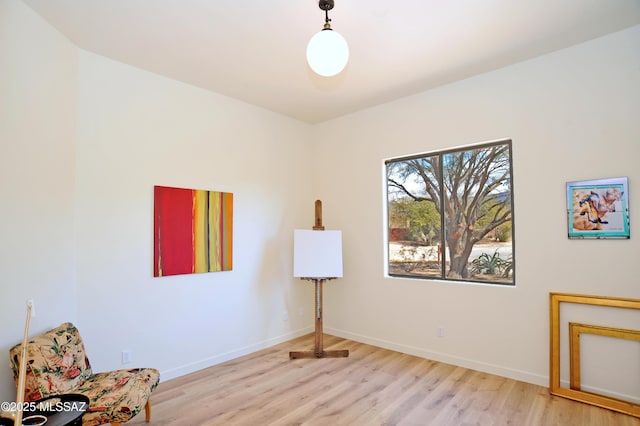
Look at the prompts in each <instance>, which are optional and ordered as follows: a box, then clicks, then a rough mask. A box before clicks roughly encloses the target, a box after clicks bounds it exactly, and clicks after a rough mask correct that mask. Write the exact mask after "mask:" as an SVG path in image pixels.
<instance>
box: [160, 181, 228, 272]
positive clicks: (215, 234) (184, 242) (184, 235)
mask: <svg viewBox="0 0 640 426" xmlns="http://www.w3.org/2000/svg"><path fill="white" fill-rule="evenodd" d="M153 189H154V191H153V192H154V209H153V210H154V211H153V217H154V226H153V227H154V245H153V276H154V277H164V276H168V275H180V274H195V273H199V272H217V271H230V270H231V269H232V260H233V256H232V251H233V250H232V234H233V193H231V192H216V191H206V190H200V189H184V188H171V187H167V186H154V188H153Z"/></svg>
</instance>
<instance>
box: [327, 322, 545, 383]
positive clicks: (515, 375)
mask: <svg viewBox="0 0 640 426" xmlns="http://www.w3.org/2000/svg"><path fill="white" fill-rule="evenodd" d="M325 332H326V333H328V334H332V335H334V336H337V337H342V338H344V339H349V340H354V341H356V342H361V343H366V344H368V345H373V346H378V347H381V348H384V349H389V350H393V351H396V352H402V353H405V354H408V355H414V356H417V357H420V358H425V359H430V360H432V361H438V362H444V363H446V364H452V365H457V366H459V367H464V368H469V369H471V370H476V371H482V372H484V373H490V374H495V375H497V376H502V377H507V378H509V379H514V380H519V381H521V382H527V383H532V384H534V385H539V386H545V387H547V386H549V377H548V376H543V375H540V374H535V373H530V372H527V371H521V370H515V369H512V368H506V367H502V366H499V365H494V364H488V363H485V362H480V361H476V360H473V359H468V358H462V357H458V356H455V355H450V354H445V353H440V352H434V351H429V350H426V349H422V348H417V347H414V346H408V345H403V344H400V343H395V342H390V341H388V340H382V339H377V338H373V337H369V336H364V335H361V334H356V333H350V332H347V331H344V330H337V329H335V328H327V327H325Z"/></svg>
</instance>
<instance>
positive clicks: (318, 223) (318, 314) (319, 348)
mask: <svg viewBox="0 0 640 426" xmlns="http://www.w3.org/2000/svg"><path fill="white" fill-rule="evenodd" d="M315 207H316V210H315V216H316V217H315V225H314V226H313V230H314V231H324V226H323V225H322V201H320V200H316V205H315ZM302 279H303V280H309V281H313V282H314V284H315V287H316V309H315V325H316V334H315V347H314V349H313V350H312V351H294V352H289V359H297V358H343V357H348V356H349V351H348V350H335V351H325V350H324V348H323V342H322V285H323V284H324V282H325V281H327V280H330V279H333V278H302Z"/></svg>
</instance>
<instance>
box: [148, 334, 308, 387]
mask: <svg viewBox="0 0 640 426" xmlns="http://www.w3.org/2000/svg"><path fill="white" fill-rule="evenodd" d="M312 331H313V327H311V326H309V327H305V328H303V329H300V330H296V331H292V332H290V333H287V334H283V335H281V336H277V337H273V338H270V339H267V340H262V341H260V342H256V343H253V344H251V345H248V346H244V347H242V348H237V349H233V350H231V351H227V352H224V353H221V354H217V355H214V356H212V357H208V358H205V359H201V360H198V361H194V362H190V363H188V364H183V365H180V366H178V367H174V368H170V369H168V370H162V371H160V381H161V382H164V381H167V380H171V379H175V378H176V377H181V376H184V375H186V374H189V373H193V372H196V371H199V370H203V369H205V368H208V367H211V366H214V365H217V364H221V363H223V362H226V361H230V360H232V359H235V358H239V357H241V356H244V355H248V354H251V353H253V352H257V351H259V350H262V349H266V348H269V347H271V346H275V345H278V344H280V343H284V342H286V341H288V340H291V339H295V338H296V337H300V336H304V335H305V334H309V333H311V332H312Z"/></svg>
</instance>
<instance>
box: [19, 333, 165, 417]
mask: <svg viewBox="0 0 640 426" xmlns="http://www.w3.org/2000/svg"><path fill="white" fill-rule="evenodd" d="M21 354H22V343H20V344H18V345H15V346H14V347H13V348H11V349H10V350H9V355H10V360H11V369H12V370H13V377H14V379H15V380H16V383H17V380H18V375H19V372H20V361H21ZM159 380H160V373H159V372H158V370H156V369H154V368H133V369H129V370H116V371H110V372H105V373H96V374H94V373H93V372H92V370H91V365H90V364H89V359H88V358H87V355H86V352H85V349H84V343H83V342H82V339H81V338H80V333H79V332H78V329H77V328H76V327H75V326H74V325H73V324H71V323H69V322H67V323H64V324H62V325H60V326H59V327H56V328H54V329H52V330H49V331H47V332H45V333H42V334H41V335H39V336H36V337H33V338H32V339H30V340H29V342H28V344H27V374H26V378H25V397H24V400H25V401H35V400H38V399H42V398H46V397H49V396H52V395H60V394H67V393H76V394H82V395H85V396H87V397H88V398H89V409H88V410H87V411H86V413H85V414H84V416H83V419H82V424H83V426H94V425H99V424H102V423H111V424H112V425H114V426H120V424H121V423H125V422H127V421H129V420H130V419H131V418H133V417H134V416H135V415H136V414H138V412H140V410H141V409H142V407H145V412H146V420H147V422H148V421H149V420H150V417H151V405H150V402H149V396H150V394H151V391H153V390H154V389H155V388H156V386H158V382H159Z"/></svg>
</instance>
